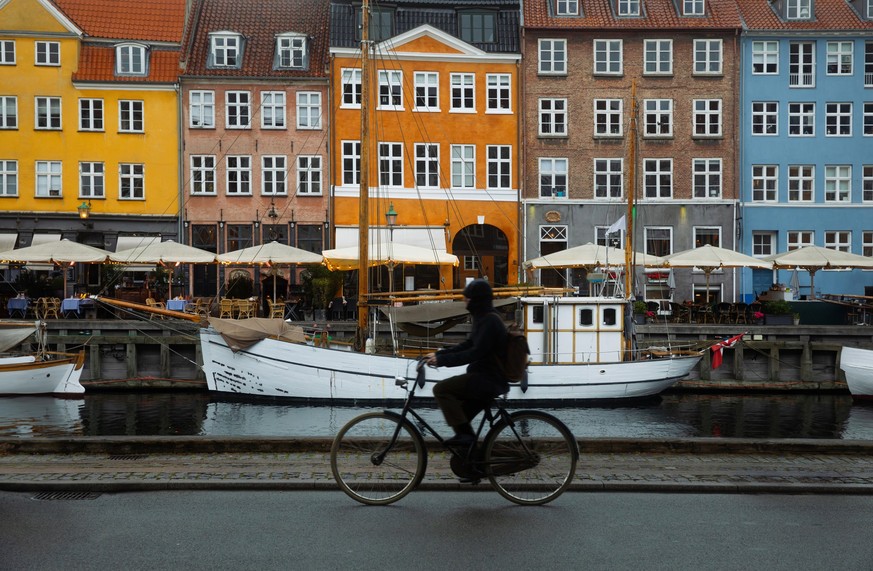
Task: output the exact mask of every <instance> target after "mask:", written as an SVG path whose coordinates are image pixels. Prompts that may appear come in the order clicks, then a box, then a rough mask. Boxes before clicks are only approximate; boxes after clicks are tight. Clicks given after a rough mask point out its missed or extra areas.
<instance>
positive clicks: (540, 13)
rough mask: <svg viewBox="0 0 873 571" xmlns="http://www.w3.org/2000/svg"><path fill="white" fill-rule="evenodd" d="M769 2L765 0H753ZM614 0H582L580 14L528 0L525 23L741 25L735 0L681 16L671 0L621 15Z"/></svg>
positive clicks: (651, 1) (654, 0)
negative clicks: (637, 13) (632, 14)
mask: <svg viewBox="0 0 873 571" xmlns="http://www.w3.org/2000/svg"><path fill="white" fill-rule="evenodd" d="M753 1H757V2H759V3H762V4H766V3H767V2H766V0H753ZM613 2H614V0H580V2H579V4H580V14H581V15H580V16H578V17H577V16H556V15H555V11H554V3H555V0H525V3H524V27H525V28H531V29H537V28H539V29H579V30H605V31H621V30H626V31H632V30H707V29H711V30H725V29H738V28H740V27H741V25H742V20H741V19H740V14H739V10H738V9H737V5H736V3H735V2H734V0H706V13H705V14H704V15H703V16H682V15H680V13H679V11H678V10H677V4H676V3H674V2H673V1H672V0H641V3H642V15H641V16H638V17H626V16H622V17H619V16H617V15H616V14H615V11H614V10H613V8H612V5H613Z"/></svg>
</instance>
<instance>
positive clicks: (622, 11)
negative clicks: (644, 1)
mask: <svg viewBox="0 0 873 571" xmlns="http://www.w3.org/2000/svg"><path fill="white" fill-rule="evenodd" d="M618 15H619V16H639V15H640V0H618Z"/></svg>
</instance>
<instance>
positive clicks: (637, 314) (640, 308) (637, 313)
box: [633, 301, 648, 325]
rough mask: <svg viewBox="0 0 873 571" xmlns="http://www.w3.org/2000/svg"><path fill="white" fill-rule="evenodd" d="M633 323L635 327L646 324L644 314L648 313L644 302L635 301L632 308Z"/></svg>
mask: <svg viewBox="0 0 873 571" xmlns="http://www.w3.org/2000/svg"><path fill="white" fill-rule="evenodd" d="M633 310H634V323H636V324H637V325H645V324H646V313H647V312H648V306H647V305H646V302H645V301H635V302H634V306H633Z"/></svg>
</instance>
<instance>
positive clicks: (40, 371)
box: [0, 322, 85, 395]
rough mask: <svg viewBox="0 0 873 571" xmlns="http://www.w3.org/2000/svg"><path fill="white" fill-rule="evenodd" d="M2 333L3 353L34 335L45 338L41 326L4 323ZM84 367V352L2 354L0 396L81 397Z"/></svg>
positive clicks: (24, 323)
mask: <svg viewBox="0 0 873 571" xmlns="http://www.w3.org/2000/svg"><path fill="white" fill-rule="evenodd" d="M0 329H2V331H3V334H0V351H8V350H9V349H11V348H12V347H14V346H16V345H17V344H18V343H20V342H21V341H23V340H25V339H27V338H28V337H29V336H31V335H34V334H35V335H38V336H42V335H43V334H44V331H43V330H42V327H41V324H40V322H5V323H3V327H2V328H0ZM40 346H42V343H40ZM84 364H85V353H84V352H79V353H78V354H73V353H49V352H45V351H38V352H37V353H34V354H26V355H6V354H2V355H0V395H38V394H56V395H76V394H82V393H84V392H85V388H84V387H83V386H82V385H81V383H80V382H79V378H80V377H81V376H82V368H83V366H84Z"/></svg>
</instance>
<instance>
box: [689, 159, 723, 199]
mask: <svg viewBox="0 0 873 571" xmlns="http://www.w3.org/2000/svg"><path fill="white" fill-rule="evenodd" d="M691 166H692V170H693V173H694V174H693V181H694V182H693V187H694V198H721V159H694V160H692V161H691Z"/></svg>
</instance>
